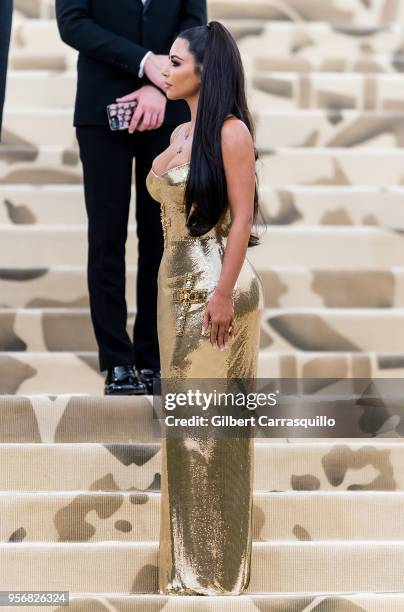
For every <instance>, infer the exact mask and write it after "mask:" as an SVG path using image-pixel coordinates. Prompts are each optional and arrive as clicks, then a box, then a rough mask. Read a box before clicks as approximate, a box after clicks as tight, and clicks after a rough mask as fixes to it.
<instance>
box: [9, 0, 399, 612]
mask: <svg viewBox="0 0 404 612" xmlns="http://www.w3.org/2000/svg"><path fill="white" fill-rule="evenodd" d="M53 7H54V2H53V0H52V1H51V0H15V16H14V24H13V36H12V47H11V55H10V71H9V78H8V89H7V106H6V111H5V126H4V132H3V144H2V145H1V147H0V244H1V250H0V393H1V395H0V415H1V420H0V423H1V427H0V516H1V517H2V520H1V521H0V549H1V553H0V590H6V589H7V590H10V589H15V590H63V591H70V608H71V609H72V610H80V611H85V612H87V611H91V612H93V611H94V612H101V611H104V610H105V611H112V610H122V611H123V610H125V611H128V612H129V611H132V610H136V611H141V612H144V611H145V612H146V611H147V612H152V611H153V612H155V611H157V610H162V609H164V610H167V611H170V610H173V611H174V610H175V611H176V610H184V611H187V612H188V611H197V612H200V611H202V610H204V611H205V610H215V611H220V612H221V611H222V610H223V611H226V610H228V611H230V610H231V611H232V612H233V611H240V612H249V611H251V612H252V611H255V612H256V611H257V610H260V611H262V612H263V611H265V612H267V611H268V612H278V611H279V612H281V611H282V612H286V611H288V612H289V611H290V612H309V611H314V610H315V611H316V612H351V611H352V612H353V611H354V610H364V611H365V612H385V611H386V612H396V611H397V612H399V611H400V612H402V611H404V585H403V577H402V567H403V566H404V522H403V520H402V517H403V513H404V477H403V474H404V445H403V444H402V443H401V439H400V436H399V433H398V432H397V431H396V430H395V429H394V428H392V430H391V431H390V430H389V431H387V429H385V435H384V437H376V438H373V439H372V440H366V439H363V438H362V439H359V438H356V439H355V438H353V439H346V438H345V439H344V438H340V439H338V438H337V439H331V438H323V439H318V438H317V439H311V438H301V439H300V438H293V437H291V438H273V439H271V438H261V439H257V440H256V442H255V450H256V452H255V482H254V519H253V525H254V535H253V538H254V543H253V562H252V573H251V582H250V585H249V588H248V591H247V593H246V594H245V595H242V596H239V597H214V598H213V597H212V598H206V597H164V596H161V595H157V550H158V526H159V502H160V498H159V489H160V464H159V462H160V454H159V441H158V439H156V438H154V437H153V432H152V422H153V418H152V397H148V396H142V397H139V398H135V399H133V398H125V397H124V398H120V399H118V398H107V397H104V396H102V390H103V375H101V374H100V373H99V371H98V357H97V353H96V343H95V339H94V336H93V331H92V326H91V321H90V315H89V306H88V295H87V287H86V271H85V264H86V256H87V246H86V231H87V229H86V218H85V208H84V202H83V189H82V176H81V167H80V162H79V156H78V149H77V144H76V141H75V134H74V130H73V128H72V106H73V101H74V88H75V62H76V54H75V52H74V51H73V50H72V49H69V48H68V47H66V46H65V45H63V43H61V41H60V40H59V36H58V32H57V28H56V24H55V21H54V12H53V11H54V8H53ZM209 13H210V18H211V19H220V20H221V21H223V23H224V24H225V25H226V26H228V27H229V28H230V29H231V31H232V32H233V33H234V35H235V36H236V38H237V40H238V43H239V47H240V50H241V52H242V55H243V60H244V64H245V68H246V74H247V79H248V92H249V99H250V105H251V108H252V110H253V112H254V117H255V120H256V125H257V143H258V146H259V150H260V161H259V164H258V170H259V176H260V194H261V210H262V215H263V221H264V222H265V223H266V231H265V232H264V227H262V228H260V229H259V233H260V235H262V244H261V246H259V247H256V248H254V249H251V250H249V252H248V257H249V259H250V261H251V262H252V263H253V265H254V266H255V268H256V270H257V272H258V273H259V275H260V277H261V279H262V281H263V284H264V289H265V307H266V311H265V315H264V317H263V321H262V333H261V347H260V358H259V371H258V376H259V377H283V378H331V379H337V380H338V379H343V378H359V377H360V378H374V379H378V378H402V377H403V375H404V331H403V330H404V236H403V230H404V206H403V204H404V153H403V152H402V151H401V148H402V144H403V141H404V129H403V128H404V78H403V76H402V72H403V71H404V50H403V49H404V26H403V25H402V24H403V23H404V21H403V20H404V0H394V1H393V0H391V1H389V0H371V1H369V2H362V1H359V0H321V2H320V1H319V2H312V1H311V0H277V1H276V2H275V1H272V0H210V2H209ZM130 218H131V219H132V225H131V226H130V231H129V238H128V243H127V271H128V274H127V301H128V307H129V321H128V328H129V329H131V327H132V323H133V317H134V314H135V312H134V307H135V303H136V302H135V300H136V293H135V276H136V269H135V263H136V249H137V244H136V233H135V226H134V225H133V223H134V219H135V215H134V206H132V210H131V217H130ZM13 609H14V608H13ZM25 609H27V608H26V607H25ZM32 609H35V610H40V609H43V610H59V609H60V610H62V609H63V606H57V605H56V606H53V607H52V606H47V607H43V608H42V607H37V606H35V607H34V606H32ZM10 610H11V607H10Z"/></svg>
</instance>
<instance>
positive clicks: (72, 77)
mask: <svg viewBox="0 0 404 612" xmlns="http://www.w3.org/2000/svg"><path fill="white" fill-rule="evenodd" d="M272 61H274V60H272ZM295 61H296V60H295ZM257 63H258V60H257ZM258 65H259V64H258ZM251 84H252V86H253V87H252V88H251V89H250V91H249V93H250V100H249V101H250V104H251V106H252V108H257V109H259V108H266V109H270V108H273V109H276V110H279V109H285V110H292V109H297V108H299V109H305V108H319V109H324V108H326V109H330V110H333V109H338V108H342V109H358V110H359V109H366V110H378V111H383V110H384V111H400V110H401V111H402V110H403V109H404V103H403V101H402V97H401V94H400V92H401V89H402V84H403V76H402V74H365V75H358V74H338V73H323V74H322V73H317V74H316V73H314V74H308V73H305V74H294V73H292V72H278V73H277V72H275V71H273V72H269V71H264V70H261V69H259V68H257V69H256V70H255V77H254V78H253V79H252V83H251ZM75 86H76V73H75V72H74V71H65V72H61V71H59V70H10V71H9V73H8V85H7V103H8V106H9V107H10V108H12V107H19V106H20V105H21V100H23V99H24V96H25V92H26V90H27V89H29V92H30V96H29V106H30V107H31V108H41V107H47V108H48V107H52V108H55V107H57V108H71V107H72V106H73V104H74V94H75Z"/></svg>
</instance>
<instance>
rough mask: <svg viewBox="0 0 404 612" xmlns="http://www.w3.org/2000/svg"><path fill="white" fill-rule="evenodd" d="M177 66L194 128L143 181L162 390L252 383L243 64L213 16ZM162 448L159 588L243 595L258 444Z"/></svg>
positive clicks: (253, 278)
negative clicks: (149, 206) (159, 233)
mask: <svg viewBox="0 0 404 612" xmlns="http://www.w3.org/2000/svg"><path fill="white" fill-rule="evenodd" d="M169 59H170V62H169V65H168V66H167V67H166V68H165V69H164V71H162V73H163V75H164V76H165V79H166V84H167V97H168V98H170V99H180V98H181V99H185V100H186V101H187V102H188V104H189V107H190V111H191V121H190V122H189V123H187V124H182V125H180V126H178V127H177V128H176V129H175V130H174V131H173V134H172V137H171V142H170V146H169V147H168V148H167V149H166V150H165V151H163V153H161V155H159V156H158V157H156V158H155V160H154V161H153V166H152V169H151V170H150V173H149V174H148V176H147V187H148V190H149V192H150V194H151V195H152V197H153V198H154V199H155V200H156V201H157V202H158V203H159V204H160V207H161V221H162V226H163V234H164V252H163V257H162V260H161V264H160V268H159V273H158V338H159V346H160V360H161V378H162V383H163V381H164V380H165V379H167V380H171V381H178V382H180V381H182V384H184V382H183V381H185V384H186V381H187V379H198V378H199V379H201V378H204V379H215V378H216V379H217V378H220V379H233V378H236V379H253V378H255V377H256V375H257V360H258V350H259V332H260V317H261V312H262V308H263V290H262V284H261V281H260V279H259V278H258V276H257V274H256V273H255V270H254V268H253V267H252V265H251V263H250V262H249V260H248V259H247V258H246V250H247V247H248V246H254V245H255V244H258V238H257V236H255V235H254V234H251V227H252V225H253V223H254V222H255V219H256V215H257V211H258V198H257V185H256V172H255V162H256V159H257V153H256V149H255V146H254V140H253V127H252V122H251V118H250V114H249V112H248V108H247V104H246V98H245V91H244V73H243V67H242V63H241V58H240V55H239V52H238V49H237V45H236V43H235V41H234V39H233V38H232V37H231V35H230V33H229V32H228V31H227V29H226V28H224V26H222V25H221V24H220V23H219V22H215V21H214V22H210V24H208V25H207V26H201V27H195V28H191V29H189V30H186V31H184V32H181V34H179V36H178V38H177V39H176V40H175V41H174V43H173V45H172V47H171V51H170V55H169ZM191 135H193V137H192V138H191ZM161 449H162V473H161V524H160V547H159V592H160V593H162V594H175V595H236V594H239V593H241V592H242V591H244V590H245V589H246V588H247V586H248V584H249V581H250V571H251V551H252V501H253V460H254V454H253V450H254V443H253V439H251V437H233V438H222V439H220V438H197V437H192V436H189V437H185V438H184V437H182V438H175V437H163V438H162V444H161Z"/></svg>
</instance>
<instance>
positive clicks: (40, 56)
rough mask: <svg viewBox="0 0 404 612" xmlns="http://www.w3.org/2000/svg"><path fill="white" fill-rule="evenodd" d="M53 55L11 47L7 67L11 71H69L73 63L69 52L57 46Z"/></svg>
mask: <svg viewBox="0 0 404 612" xmlns="http://www.w3.org/2000/svg"><path fill="white" fill-rule="evenodd" d="M57 49H58V50H57V51H56V52H55V53H46V51H45V50H43V51H30V50H24V49H16V48H15V47H11V50H10V55H9V66H10V68H12V69H13V70H69V69H71V68H72V67H73V64H74V61H73V60H72V59H71V58H73V57H75V56H73V54H72V52H71V50H69V49H68V48H66V49H63V48H60V46H59V45H58V47H57Z"/></svg>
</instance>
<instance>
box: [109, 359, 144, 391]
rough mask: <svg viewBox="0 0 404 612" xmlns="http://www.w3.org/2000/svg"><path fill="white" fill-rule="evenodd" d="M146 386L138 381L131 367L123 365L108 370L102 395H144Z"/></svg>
mask: <svg viewBox="0 0 404 612" xmlns="http://www.w3.org/2000/svg"><path fill="white" fill-rule="evenodd" d="M146 393H147V387H146V385H145V384H144V383H143V382H142V381H140V380H139V378H138V377H137V376H136V374H135V372H134V371H133V366H131V365H123V366H115V367H113V368H109V369H108V374H107V377H106V379H105V387H104V395H145V394H146Z"/></svg>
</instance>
